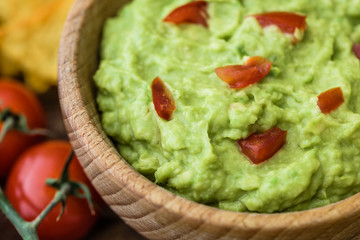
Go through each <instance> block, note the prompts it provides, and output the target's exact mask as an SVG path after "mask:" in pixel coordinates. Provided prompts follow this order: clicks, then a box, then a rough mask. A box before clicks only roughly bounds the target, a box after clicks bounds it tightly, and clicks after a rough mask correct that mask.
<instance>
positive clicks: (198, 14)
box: [164, 1, 209, 28]
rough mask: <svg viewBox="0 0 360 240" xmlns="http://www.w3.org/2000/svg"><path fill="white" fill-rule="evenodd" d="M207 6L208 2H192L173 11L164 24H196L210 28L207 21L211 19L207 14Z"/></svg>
mask: <svg viewBox="0 0 360 240" xmlns="http://www.w3.org/2000/svg"><path fill="white" fill-rule="evenodd" d="M207 6H208V3H207V2H206V1H195V2H190V3H188V4H185V5H183V6H180V7H178V8H176V9H175V10H173V11H172V12H171V13H170V14H169V15H168V16H167V17H166V18H165V19H164V22H171V23H174V24H177V25H180V24H184V23H194V24H199V25H201V26H204V27H206V28H208V27H209V25H208V23H207V19H208V18H209V14H208V12H207Z"/></svg>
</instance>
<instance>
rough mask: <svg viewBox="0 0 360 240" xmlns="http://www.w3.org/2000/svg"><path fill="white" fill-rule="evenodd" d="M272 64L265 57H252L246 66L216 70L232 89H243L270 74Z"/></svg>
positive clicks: (233, 66)
mask: <svg viewBox="0 0 360 240" xmlns="http://www.w3.org/2000/svg"><path fill="white" fill-rule="evenodd" d="M271 66H272V63H271V62H270V61H269V60H267V59H266V58H263V57H251V58H249V59H248V60H247V62H246V65H230V66H225V67H219V68H216V69H215V72H216V75H217V76H218V77H219V78H220V79H221V80H223V81H224V82H227V83H228V84H229V86H230V87H231V88H235V89H241V88H245V87H247V86H249V85H251V84H254V83H257V82H258V81H260V80H261V79H263V78H264V77H266V75H267V74H268V73H269V72H270V69H271Z"/></svg>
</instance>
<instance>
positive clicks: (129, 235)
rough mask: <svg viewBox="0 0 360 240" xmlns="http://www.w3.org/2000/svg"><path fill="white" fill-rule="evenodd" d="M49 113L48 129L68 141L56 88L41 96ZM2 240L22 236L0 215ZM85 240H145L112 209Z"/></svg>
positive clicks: (0, 237)
mask: <svg viewBox="0 0 360 240" xmlns="http://www.w3.org/2000/svg"><path fill="white" fill-rule="evenodd" d="M40 99H41V101H42V103H43V105H44V108H45V111H46V113H47V119H48V128H49V129H51V130H53V131H54V132H55V133H56V134H57V135H58V136H57V138H59V139H67V135H66V131H65V128H64V124H63V121H62V116H61V111H60V106H59V102H58V95H57V90H56V88H53V89H51V90H50V91H49V92H47V93H45V94H43V95H41V96H40ZM0 239H1V240H18V239H20V240H21V238H20V236H19V235H18V234H17V233H16V231H15V229H14V228H13V227H12V226H11V224H10V223H9V222H8V221H7V220H6V218H5V216H4V215H2V214H1V213H0ZM84 239H90V240H100V239H111V240H122V239H126V240H145V238H144V237H142V236H141V235H139V234H138V233H137V232H136V231H134V230H133V229H131V228H130V227H129V226H127V225H126V224H125V223H124V222H123V221H122V220H121V219H120V218H118V217H117V216H116V215H115V214H114V213H113V212H112V211H111V210H110V209H105V210H104V211H103V213H102V216H101V218H100V220H99V221H98V223H97V225H96V226H95V227H94V229H93V230H92V232H91V233H90V234H89V235H88V236H87V237H85V238H84Z"/></svg>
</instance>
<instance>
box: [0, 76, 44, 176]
mask: <svg viewBox="0 0 360 240" xmlns="http://www.w3.org/2000/svg"><path fill="white" fill-rule="evenodd" d="M4 108H9V109H10V110H11V111H12V112H13V113H16V114H22V115H24V116H25V117H26V119H27V123H28V127H29V128H31V129H33V128H45V126H46V121H45V119H46V117H45V112H44V109H43V108H42V106H41V104H40V102H39V100H38V99H37V97H36V96H35V94H33V93H32V92H30V91H29V90H28V89H26V88H25V87H24V86H23V85H22V84H21V83H19V82H15V81H10V80H4V79H0V110H2V109H4ZM2 128H3V123H1V122H0V131H1V130H2ZM42 139H43V137H41V136H29V135H26V134H24V133H21V132H18V131H15V130H10V131H9V132H8V133H7V134H6V136H5V138H4V139H3V141H2V142H1V143H0V178H3V177H5V176H6V175H7V173H8V172H9V169H10V167H11V166H12V164H13V163H14V162H15V160H16V158H17V157H18V156H19V155H20V154H21V152H23V151H24V150H25V149H26V148H28V147H29V146H31V145H33V144H35V143H38V142H39V141H41V140H42Z"/></svg>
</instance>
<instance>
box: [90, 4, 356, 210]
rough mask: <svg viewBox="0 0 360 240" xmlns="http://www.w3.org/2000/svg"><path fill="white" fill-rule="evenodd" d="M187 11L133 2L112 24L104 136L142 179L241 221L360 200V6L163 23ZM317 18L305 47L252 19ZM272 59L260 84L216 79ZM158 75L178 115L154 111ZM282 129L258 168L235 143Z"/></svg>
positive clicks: (213, 14) (236, 8)
mask: <svg viewBox="0 0 360 240" xmlns="http://www.w3.org/2000/svg"><path fill="white" fill-rule="evenodd" d="M188 2H190V1H189V0H171V1H170V0H167V1H165V0H161V1H154V0H135V1H133V2H131V3H130V4H128V5H127V6H125V7H124V8H123V9H122V10H120V12H119V14H118V16H117V17H115V18H113V19H110V20H108V21H107V23H106V25H105V28H104V36H103V40H102V45H101V64H100V67H99V70H98V71H97V73H96V75H95V82H96V85H97V87H98V95H97V101H98V104H99V109H100V111H101V112H102V124H103V128H104V130H105V131H106V133H107V134H108V135H109V136H110V137H111V138H112V139H113V140H114V141H115V143H116V145H117V148H118V150H119V152H120V154H121V155H122V156H123V157H124V158H125V159H126V160H127V161H128V162H129V163H130V164H131V165H132V166H133V167H134V168H135V169H136V170H137V171H139V172H140V173H142V174H143V175H145V176H147V177H148V178H149V179H151V180H153V181H154V182H156V183H157V184H159V185H161V186H163V187H165V188H167V189H168V190H170V191H172V192H174V193H176V194H179V195H181V196H183V197H185V198H187V199H190V200H193V201H196V202H199V203H204V204H208V205H211V206H215V207H219V208H222V209H228V210H233V211H254V212H279V211H294V210H304V209H310V208H314V207H319V206H323V205H326V204H330V203H333V202H336V201H339V200H342V199H344V198H346V197H348V196H351V195H353V194H355V193H357V192H360V171H359V169H360V94H359V92H360V61H359V59H357V58H356V56H355V55H354V53H353V52H352V46H353V44H354V43H356V42H360V1H358V0H348V1H344V0H318V1H313V0H277V1H274V0H211V1H208V2H209V4H208V13H209V16H210V17H209V20H208V24H209V28H205V27H203V26H200V25H197V24H184V25H175V24H171V23H164V22H163V19H164V18H165V17H166V16H167V15H168V14H169V13H170V12H171V11H172V10H173V9H175V8H177V7H179V6H181V5H183V4H185V3H188ZM269 11H288V12H296V13H300V14H304V15H306V16H307V20H306V21H307V30H306V31H305V33H304V38H303V39H302V40H301V41H299V42H298V43H296V44H294V43H293V39H292V36H289V35H288V34H284V33H282V32H281V31H280V30H279V28H277V27H275V26H272V27H268V28H264V29H263V28H262V27H261V26H260V25H259V23H258V22H257V21H256V19H254V18H253V17H246V16H249V15H252V14H258V13H263V12H269ZM249 56H263V57H265V58H267V59H269V60H270V61H271V62H272V63H273V66H272V68H271V71H270V73H269V74H268V76H267V77H266V78H264V79H262V80H261V81H260V82H258V83H256V84H253V85H251V86H249V87H247V88H244V89H239V90H235V89H231V88H230V87H229V85H228V84H227V83H225V82H223V81H221V80H220V79H219V77H218V76H217V75H216V73H215V71H214V69H215V68H217V67H221V66H226V65H236V64H243V63H244V62H245V61H246V59H247V58H248V57H249ZM157 76H160V77H161V79H162V80H163V81H164V83H165V84H166V86H167V88H168V89H169V90H170V91H171V93H172V95H173V98H174V100H175V102H176V110H175V112H174V113H173V115H172V117H171V120H170V121H166V120H164V119H161V118H160V117H159V116H158V115H157V113H156V111H155V109H154V104H153V99H152V93H151V87H150V86H151V82H152V81H153V80H154V78H155V77H157ZM335 87H341V89H342V91H343V94H344V98H345V102H344V103H343V104H342V105H341V106H340V107H339V108H338V109H336V110H335V111H333V112H332V113H330V114H323V113H322V112H321V111H320V109H319V107H318V105H317V100H318V98H317V96H318V95H319V94H320V93H322V92H324V91H326V90H328V89H331V88H335ZM274 126H277V127H279V128H281V129H283V130H286V131H287V139H286V144H285V145H284V146H283V148H282V149H281V150H280V151H278V152H277V153H276V154H275V155H274V156H273V157H272V158H271V159H269V160H267V161H266V162H264V163H262V164H259V165H254V164H252V163H251V162H250V161H249V159H248V158H247V157H246V156H245V155H244V154H243V153H242V152H241V150H240V148H239V146H238V143H237V141H238V140H239V139H243V138H246V137H248V136H249V135H250V134H251V133H254V132H264V131H266V130H268V129H270V128H272V127H274Z"/></svg>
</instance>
